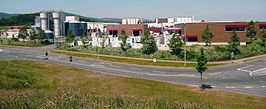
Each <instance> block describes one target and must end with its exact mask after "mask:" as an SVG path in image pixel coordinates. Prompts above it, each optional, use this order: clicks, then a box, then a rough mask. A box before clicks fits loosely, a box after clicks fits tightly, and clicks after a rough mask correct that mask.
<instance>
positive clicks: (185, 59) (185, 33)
mask: <svg viewBox="0 0 266 109" xmlns="http://www.w3.org/2000/svg"><path fill="white" fill-rule="evenodd" d="M186 37H187V32H186V23H184V51H185V52H184V67H186V66H187V65H186V64H187V63H186V61H187V57H186V45H187V42H186V40H187V38H186Z"/></svg>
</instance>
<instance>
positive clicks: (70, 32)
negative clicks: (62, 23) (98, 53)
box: [66, 28, 75, 43]
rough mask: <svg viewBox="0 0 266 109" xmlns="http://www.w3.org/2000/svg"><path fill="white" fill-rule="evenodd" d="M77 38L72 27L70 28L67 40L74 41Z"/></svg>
mask: <svg viewBox="0 0 266 109" xmlns="http://www.w3.org/2000/svg"><path fill="white" fill-rule="evenodd" d="M74 40H75V35H74V34H73V33H72V29H71V28H69V29H68V31H67V35H66V42H67V43H72V42H73V41H74Z"/></svg>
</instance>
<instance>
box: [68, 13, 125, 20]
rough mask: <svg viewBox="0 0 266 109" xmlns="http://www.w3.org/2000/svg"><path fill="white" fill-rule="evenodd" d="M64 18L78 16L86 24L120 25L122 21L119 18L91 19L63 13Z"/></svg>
mask: <svg viewBox="0 0 266 109" xmlns="http://www.w3.org/2000/svg"><path fill="white" fill-rule="evenodd" d="M65 16H78V17H79V18H80V20H81V21H87V22H109V23H121V22H122V19H120V18H93V17H85V16H81V15H77V14H72V13H68V12H65Z"/></svg>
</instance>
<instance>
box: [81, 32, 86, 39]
mask: <svg viewBox="0 0 266 109" xmlns="http://www.w3.org/2000/svg"><path fill="white" fill-rule="evenodd" d="M84 37H87V32H86V31H83V33H82V35H81V37H80V38H81V39H83V38H84Z"/></svg>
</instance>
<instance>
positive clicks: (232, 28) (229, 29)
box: [225, 27, 246, 31]
mask: <svg viewBox="0 0 266 109" xmlns="http://www.w3.org/2000/svg"><path fill="white" fill-rule="evenodd" d="M234 30H235V31H246V27H226V28H225V31H234Z"/></svg>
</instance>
